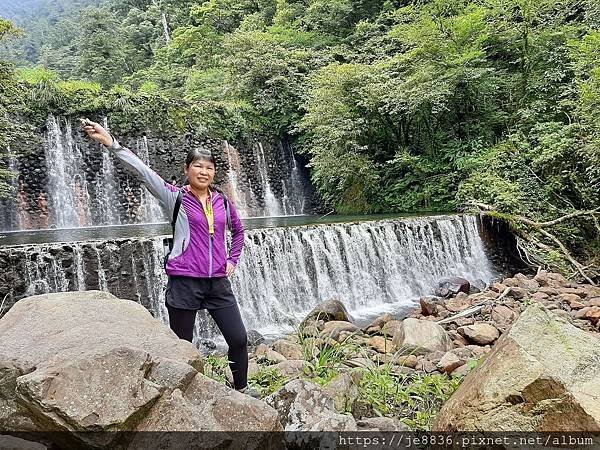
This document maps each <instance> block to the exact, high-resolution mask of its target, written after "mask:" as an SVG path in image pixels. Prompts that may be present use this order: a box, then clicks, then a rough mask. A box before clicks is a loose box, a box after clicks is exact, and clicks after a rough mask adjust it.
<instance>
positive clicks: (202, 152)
mask: <svg viewBox="0 0 600 450" xmlns="http://www.w3.org/2000/svg"><path fill="white" fill-rule="evenodd" d="M199 160H200V161H208V162H211V163H213V165H214V166H215V168H216V167H217V162H216V161H215V157H214V156H213V154H212V153H211V151H210V150H206V149H204V148H193V149H191V150H190V151H189V152H188V154H187V156H186V157H185V167H190V164H192V163H193V162H194V161H199Z"/></svg>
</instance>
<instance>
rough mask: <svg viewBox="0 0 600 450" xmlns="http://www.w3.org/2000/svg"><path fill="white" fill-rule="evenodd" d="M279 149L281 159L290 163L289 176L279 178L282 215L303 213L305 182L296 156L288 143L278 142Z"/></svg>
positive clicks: (305, 194) (304, 206) (306, 194)
mask: <svg viewBox="0 0 600 450" xmlns="http://www.w3.org/2000/svg"><path fill="white" fill-rule="evenodd" d="M279 149H280V151H281V156H282V159H283V160H284V161H287V163H288V164H289V165H290V167H289V169H290V176H289V177H288V178H286V179H282V180H281V188H282V192H283V197H282V199H281V203H282V206H283V211H284V212H283V213H284V215H298V214H303V213H304V212H305V209H306V198H307V196H308V193H307V192H306V189H305V184H304V182H303V179H302V176H301V175H300V169H299V167H298V161H297V160H296V156H295V155H294V152H293V151H292V147H291V146H290V145H284V144H283V143H281V142H280V143H279Z"/></svg>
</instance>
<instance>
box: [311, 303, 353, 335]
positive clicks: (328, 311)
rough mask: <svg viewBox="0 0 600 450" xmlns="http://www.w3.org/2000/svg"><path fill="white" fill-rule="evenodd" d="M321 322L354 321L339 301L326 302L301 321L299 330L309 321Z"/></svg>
mask: <svg viewBox="0 0 600 450" xmlns="http://www.w3.org/2000/svg"><path fill="white" fill-rule="evenodd" d="M316 320H323V321H324V322H329V321H331V320H337V321H344V322H351V323H353V322H354V319H352V317H351V316H350V314H349V313H348V310H347V309H346V307H345V306H344V304H343V303H342V302H340V301H339V300H328V301H325V302H322V303H320V304H318V305H317V306H315V307H314V308H313V310H312V311H311V312H310V313H308V315H307V316H306V318H305V319H304V320H303V321H302V324H301V325H300V329H302V328H303V327H304V326H305V325H309V323H310V322H311V321H316Z"/></svg>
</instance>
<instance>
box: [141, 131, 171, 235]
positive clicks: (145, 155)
mask: <svg viewBox="0 0 600 450" xmlns="http://www.w3.org/2000/svg"><path fill="white" fill-rule="evenodd" d="M136 153H137V155H138V156H139V158H140V159H141V160H142V161H144V163H145V164H146V165H147V166H151V164H150V154H149V152H148V138H147V137H146V136H144V137H143V138H142V139H141V140H140V139H138V140H137V152H136ZM140 209H141V210H142V211H143V219H142V221H144V222H148V223H157V222H166V221H167V218H166V216H165V213H164V211H163V209H162V208H161V206H160V204H159V203H158V200H157V199H156V198H155V197H154V196H153V195H152V194H150V192H149V191H148V189H146V188H143V189H142V199H141V205H140Z"/></svg>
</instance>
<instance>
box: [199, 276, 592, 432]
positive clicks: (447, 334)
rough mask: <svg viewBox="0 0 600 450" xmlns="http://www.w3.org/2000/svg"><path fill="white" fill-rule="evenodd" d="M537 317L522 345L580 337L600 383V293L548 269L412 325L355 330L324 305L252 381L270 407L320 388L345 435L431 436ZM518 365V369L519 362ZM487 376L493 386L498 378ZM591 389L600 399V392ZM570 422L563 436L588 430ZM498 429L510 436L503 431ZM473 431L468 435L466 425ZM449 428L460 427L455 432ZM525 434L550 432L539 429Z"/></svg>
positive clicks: (453, 300)
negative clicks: (475, 376)
mask: <svg viewBox="0 0 600 450" xmlns="http://www.w3.org/2000/svg"><path fill="white" fill-rule="evenodd" d="M473 290H474V291H477V289H473ZM538 306H539V307H541V309H540V308H537V307H538ZM529 309H531V311H533V312H531V313H530V315H533V316H536V315H540V314H541V316H540V317H542V318H539V320H541V322H543V323H544V324H543V325H541V326H539V327H535V326H530V327H529V329H528V330H525V332H524V335H521V336H519V339H520V341H522V345H521V347H523V348H526V347H527V346H533V347H534V348H537V349H539V347H540V344H539V343H541V342H542V341H543V340H544V339H543V336H546V335H547V334H548V333H549V330H554V332H556V333H557V336H558V337H556V339H557V340H558V341H557V342H554V343H552V344H550V343H547V344H548V345H552V346H553V347H555V349H556V351H557V352H558V351H559V349H561V348H563V347H564V345H563V344H561V342H560V341H561V336H562V337H564V336H569V335H571V334H573V333H574V332H575V334H577V333H579V334H577V336H578V339H579V340H580V342H579V341H578V344H577V346H578V347H579V349H578V348H574V349H572V351H575V352H581V355H580V356H581V358H576V360H574V361H570V363H571V364H572V365H573V366H574V367H575V366H578V365H579V366H581V365H586V366H587V367H586V368H585V370H586V371H588V372H589V373H596V374H598V375H599V376H600V358H597V359H594V357H593V356H592V355H593V354H596V353H598V352H597V351H595V350H594V351H592V350H590V351H592V354H590V351H584V350H583V349H584V348H592V349H593V348H594V347H596V348H597V347H598V344H599V343H600V340H599V339H598V338H599V337H600V333H599V331H598V329H599V327H600V320H599V319H600V288H598V287H595V286H591V285H583V284H576V283H571V282H569V281H568V280H566V279H565V278H564V277H563V276H562V275H560V274H557V273H548V272H546V271H540V272H539V273H538V274H537V275H535V276H533V277H531V276H529V277H528V276H525V275H523V274H517V275H515V276H514V277H511V278H507V279H505V280H503V281H502V282H501V283H500V282H499V283H495V284H494V285H492V286H491V288H490V289H488V290H486V291H484V292H473V293H471V294H467V293H465V292H458V293H457V294H456V295H450V296H449V297H447V298H441V297H423V298H421V299H420V308H417V309H415V311H413V313H411V314H410V316H409V317H406V318H394V317H392V316H390V315H389V314H384V315H382V316H380V317H378V318H377V319H376V320H374V321H373V322H372V323H371V324H369V325H367V326H366V327H363V328H358V327H357V326H356V325H355V324H354V323H353V320H352V318H351V317H350V316H349V315H348V313H347V312H346V310H345V308H344V306H343V304H342V303H341V302H338V301H330V302H327V303H324V304H322V305H320V306H319V307H317V308H315V310H314V311H313V312H312V313H311V314H310V315H309V316H308V317H307V318H306V319H305V320H304V321H303V323H302V324H301V326H300V328H299V332H298V333H296V334H293V335H289V336H287V337H286V338H285V339H280V340H278V341H276V342H273V343H272V344H271V345H268V346H267V345H265V344H260V345H258V346H256V348H255V350H254V351H253V353H252V355H251V359H250V373H251V382H252V383H253V384H254V385H255V386H256V387H257V388H259V389H262V391H263V393H264V395H265V396H266V401H267V403H269V404H271V405H274V406H277V399H278V398H279V397H280V396H282V395H287V396H289V394H288V393H287V392H286V390H285V389H283V390H282V389H281V387H282V386H287V384H286V383H289V380H304V381H302V382H300V381H296V382H295V384H294V386H298V383H307V382H310V383H314V385H315V386H313V388H314V390H315V391H319V392H321V391H322V392H323V394H322V395H328V396H329V397H331V398H332V399H333V406H334V408H333V410H334V411H335V413H337V414H345V416H346V418H345V422H340V423H343V425H340V428H339V429H344V430H347V429H355V428H354V427H355V426H356V428H357V429H365V428H367V429H368V428H369V427H374V428H377V429H380V430H384V429H385V430H400V429H417V430H418V429H431V427H432V426H433V424H434V421H435V417H436V416H437V414H438V411H439V410H440V408H441V407H442V406H443V405H444V403H445V402H446V401H447V399H448V398H449V397H450V395H452V394H453V392H454V391H455V390H456V389H457V388H458V386H459V385H460V384H461V382H463V380H464V379H465V377H466V376H467V375H468V374H469V373H470V372H471V371H473V369H475V368H477V367H480V366H482V365H483V364H484V362H485V361H486V360H487V359H488V358H487V357H486V356H487V355H488V354H489V353H490V352H491V351H492V349H493V348H496V347H497V346H500V347H502V345H501V344H499V343H498V344H496V343H497V342H502V339H503V337H504V338H506V339H507V338H508V336H507V334H508V332H509V330H511V327H512V326H513V324H514V323H515V322H516V321H518V320H519V318H520V317H521V315H522V314H523V313H524V311H527V310H529ZM540 311H543V312H544V313H542V312H540ZM544 314H546V315H544ZM544 317H545V319H544ZM523 320H526V319H523ZM527 320H530V321H531V320H533V319H531V317H530V318H529V319H527ZM544 321H545V322H544ZM534 322H535V320H534ZM536 323H537V322H536ZM557 330H558V331H557ZM574 330H575V331H574ZM580 330H581V331H580ZM506 339H505V340H506ZM541 350H542V351H550V349H543V348H542V349H541ZM567 350H568V349H567ZM497 353H499V355H497V356H496V357H497V358H500V359H502V358H506V355H504V353H502V352H497ZM529 353H531V354H533V353H535V352H533V351H532V350H530V351H529ZM511 358H513V362H514V364H515V365H518V361H516V359H515V357H514V355H512V356H511ZM212 361H215V360H214V359H213V360H212ZM545 363H549V365H550V367H552V366H560V365H561V364H566V365H567V366H568V364H567V362H566V359H565V357H564V356H561V358H560V359H557V360H555V361H545ZM218 366H219V365H218V363H217V364H209V365H208V366H207V370H208V372H207V373H209V374H211V373H212V374H214V375H217V376H218V374H219V373H221V374H224V373H225V372H220V371H219V368H218ZM223 367H225V365H224V364H221V368H223ZM563 368H565V367H563ZM580 369H581V368H580ZM580 369H578V370H580ZM505 370H509V368H507V367H505ZM520 370H522V371H523V372H522V378H523V379H527V376H528V374H527V373H526V371H524V368H521V369H520ZM565 370H566V369H565ZM542 372H543V371H542ZM486 376H488V377H489V378H490V379H492V378H493V374H487V375H486ZM223 378H224V377H223ZM571 378H573V379H576V378H577V376H575V375H571ZM534 379H537V378H536V377H534ZM529 381H530V382H533V381H534V380H529ZM589 389H591V390H592V391H593V392H594V395H596V396H598V395H600V386H592V387H589ZM272 392H274V393H272ZM458 394H459V393H457V394H455V396H454V397H456V396H457V395H458ZM510 395H514V396H516V397H515V398H520V397H519V396H520V395H521V394H520V393H519V392H512V393H510V394H507V397H510ZM548 395H550V394H548ZM590 395H591V394H590ZM550 396H551V395H550ZM596 398H597V397H596ZM504 400H506V399H504ZM545 400H548V399H545ZM511 401H512V402H514V399H513V400H510V399H509V400H506V402H507V404H508V405H510V404H511ZM500 403H502V402H500ZM500 406H501V405H500ZM500 406H498V407H500ZM530 406H531V405H530ZM571 406H572V405H571ZM464 407H465V406H464V405H462V406H461V408H464ZM576 409H577V408H576ZM540 414H541V413H540V412H539V411H538V415H540ZM446 415H448V414H446ZM592 416H593V417H594V419H593V420H592V422H594V423H595V424H596V425H594V426H599V425H598V424H600V412H599V411H596V413H595V415H594V414H592ZM297 417H298V416H296V419H294V420H291V419H290V418H286V417H282V418H281V419H282V423H283V424H284V426H285V427H286V429H307V430H309V429H313V424H312V423H310V422H309V423H304V424H301V423H298V419H297ZM499 417H500V416H499ZM567 422H568V423H567V424H562V426H563V428H562V429H566V430H568V429H579V428H578V427H581V426H583V425H581V423H579V424H577V423H576V422H569V421H567ZM490 423H492V422H490ZM504 425H505V426H507V427H508V428H506V429H509V430H510V429H516V430H520V429H521V428H520V427H523V426H525V425H523V424H522V423H518V422H514V423H505V424H504ZM490 426H496V428H493V429H504V428H498V427H499V425H498V424H495V425H493V424H491V425H490ZM465 427H467V428H468V426H467V425H466V424H465ZM511 427H513V428H511ZM565 427H566V428H565ZM569 427H571V428H569ZM442 428H444V427H442ZM445 428H452V427H451V426H450V425H448V424H446V426H445ZM592 428H593V426H592ZM454 429H456V428H454ZM475 429H479V428H477V427H476V426H475ZM483 429H485V428H483ZM525 429H544V426H543V425H541V426H537V425H536V426H534V425H532V424H531V423H530V424H528V425H527V426H526V427H525ZM545 429H553V428H545Z"/></svg>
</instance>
